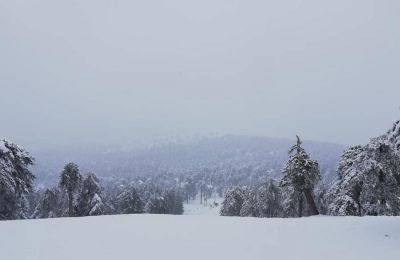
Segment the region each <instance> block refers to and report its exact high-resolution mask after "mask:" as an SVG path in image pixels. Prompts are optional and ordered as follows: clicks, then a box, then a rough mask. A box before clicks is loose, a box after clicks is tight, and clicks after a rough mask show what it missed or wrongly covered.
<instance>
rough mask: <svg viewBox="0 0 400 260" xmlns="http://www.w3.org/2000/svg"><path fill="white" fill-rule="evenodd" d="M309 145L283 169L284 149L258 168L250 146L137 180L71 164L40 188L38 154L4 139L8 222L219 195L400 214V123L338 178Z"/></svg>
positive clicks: (277, 212)
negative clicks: (240, 151)
mask: <svg viewBox="0 0 400 260" xmlns="http://www.w3.org/2000/svg"><path fill="white" fill-rule="evenodd" d="M304 147H306V143H305V144H304V145H303V143H302V140H301V139H300V137H297V141H296V142H295V143H294V144H293V145H292V147H291V148H290V149H289V151H288V155H287V158H286V161H285V163H284V164H283V166H282V167H281V169H280V171H279V172H277V171H276V168H277V167H280V164H279V163H277V161H276V160H274V159H273V156H276V154H273V153H270V152H269V153H268V154H270V155H271V156H272V157H271V158H266V159H265V160H266V162H265V164H263V165H262V166H260V165H258V166H254V164H253V165H252V164H250V163H249V164H246V163H243V162H246V158H253V157H246V155H248V154H249V151H246V153H245V155H244V156H238V154H235V156H232V155H231V157H229V155H226V156H224V157H223V158H219V159H218V158H217V160H216V161H217V163H214V164H213V163H209V164H206V165H207V167H184V166H182V165H181V167H176V168H172V169H171V168H169V169H167V168H161V170H158V171H155V172H147V171H151V169H150V168H146V169H147V171H143V174H135V175H134V176H130V177H127V175H120V176H118V177H115V176H113V177H112V178H111V177H110V176H107V177H104V176H103V175H102V176H98V175H97V174H96V173H91V172H89V173H86V172H82V170H80V167H79V165H78V164H77V163H76V162H71V163H67V164H66V165H65V166H64V168H63V169H62V171H61V172H59V173H57V175H56V176H57V178H56V179H55V181H53V182H52V184H49V182H45V184H46V185H43V184H41V185H35V181H37V180H36V179H35V175H34V174H33V173H32V170H31V169H32V165H34V164H35V160H34V158H33V157H32V156H31V155H30V154H29V153H28V152H27V151H26V150H24V149H23V148H21V147H20V146H18V145H16V144H14V143H12V142H9V141H6V140H2V141H0V219H3V220H8V219H25V218H54V217H79V216H94V215H106V214H139V213H150V214H182V213H183V204H184V203H188V202H189V201H190V200H194V199H198V200H199V202H200V203H203V204H205V205H208V204H210V203H213V201H214V198H216V197H223V198H224V200H223V203H222V205H221V215H223V216H243V217H303V216H311V215H317V214H327V215H340V216H347V215H354V216H364V215H400V121H398V122H396V123H395V124H394V126H393V127H392V128H391V129H390V130H389V131H388V132H387V133H386V134H384V135H382V136H380V137H377V138H373V139H371V141H370V142H369V143H368V144H367V145H365V146H355V147H350V148H348V149H346V150H345V151H344V152H343V154H342V155H341V157H340V160H339V162H338V163H337V165H336V166H335V168H337V170H336V177H335V178H332V177H331V175H330V170H329V167H330V166H329V163H326V162H327V161H329V160H327V159H326V158H322V159H321V160H323V161H322V162H320V161H321V160H316V159H314V157H313V156H311V155H310V154H309V153H308V150H307V149H306V148H304ZM165 154H168V152H167V153H162V155H163V156H165ZM184 154H185V152H184ZM312 154H315V152H313V153H312ZM204 158H208V157H202V158H201V159H199V160H203V162H204V161H206V160H205V159H204ZM227 158H228V159H227ZM229 158H234V159H229ZM207 160H210V159H207ZM249 160H250V159H249ZM181 161H183V160H181ZM218 162H220V163H218ZM221 162H223V163H221ZM228 162H230V163H228ZM237 162H240V164H238V163H237ZM235 163H236V164H235ZM153 164H154V163H153ZM195 164H196V163H195V162H191V163H190V165H191V166H193V165H195ZM203 165H204V163H203ZM210 165H214V166H210ZM238 165H240V167H239V166H238ZM321 165H323V167H321ZM183 169H186V170H183ZM50 183H51V182H50Z"/></svg>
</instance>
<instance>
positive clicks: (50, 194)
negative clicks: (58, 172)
mask: <svg viewBox="0 0 400 260" xmlns="http://www.w3.org/2000/svg"><path fill="white" fill-rule="evenodd" d="M67 210H68V201H67V198H66V196H65V193H64V192H62V191H61V190H60V189H58V188H52V189H46V191H45V192H44V193H43V195H42V197H41V199H40V201H39V203H38V205H37V206H36V208H35V211H34V213H33V215H32V218H57V217H64V216H66V212H67Z"/></svg>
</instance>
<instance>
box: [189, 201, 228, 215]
mask: <svg viewBox="0 0 400 260" xmlns="http://www.w3.org/2000/svg"><path fill="white" fill-rule="evenodd" d="M222 201H223V198H213V199H209V200H208V201H207V203H206V204H205V205H203V204H201V203H200V201H199V200H191V201H189V203H188V204H186V203H184V205H183V206H184V209H185V210H184V213H183V214H184V215H207V216H218V215H219V210H220V208H221V203H222Z"/></svg>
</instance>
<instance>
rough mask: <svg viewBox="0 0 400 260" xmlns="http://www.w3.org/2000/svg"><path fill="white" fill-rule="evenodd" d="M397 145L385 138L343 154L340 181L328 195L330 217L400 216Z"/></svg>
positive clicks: (399, 178)
mask: <svg viewBox="0 0 400 260" xmlns="http://www.w3.org/2000/svg"><path fill="white" fill-rule="evenodd" d="M394 129H395V130H397V128H394ZM392 137H393V136H392ZM396 146H397V140H396V139H393V138H388V135H383V136H381V137H378V138H374V139H371V141H370V142H369V143H368V144H367V145H366V146H364V147H361V146H356V147H351V148H349V149H348V150H346V151H345V152H344V153H343V155H342V158H341V160H340V162H339V166H338V170H337V172H338V180H337V182H336V183H334V185H333V186H332V188H331V189H330V190H329V192H328V195H327V197H328V199H329V201H330V204H329V213H330V214H332V215H341V216H347V215H355V216H364V215H390V216H391V215H400V157H399V156H398V155H397V153H396V151H395V150H393V148H396Z"/></svg>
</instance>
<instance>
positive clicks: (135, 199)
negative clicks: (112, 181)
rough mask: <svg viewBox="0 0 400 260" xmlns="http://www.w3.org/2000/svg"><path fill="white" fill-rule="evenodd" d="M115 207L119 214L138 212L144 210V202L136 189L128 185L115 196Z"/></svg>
mask: <svg viewBox="0 0 400 260" xmlns="http://www.w3.org/2000/svg"><path fill="white" fill-rule="evenodd" d="M114 204H115V208H116V210H117V213H119V214H139V213H143V212H144V204H143V201H142V200H141V198H140V196H139V194H138V192H137V191H136V189H135V188H134V187H133V186H131V185H128V187H126V188H124V189H123V190H122V191H121V192H120V193H119V194H118V196H117V198H116V200H115V202H114Z"/></svg>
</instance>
